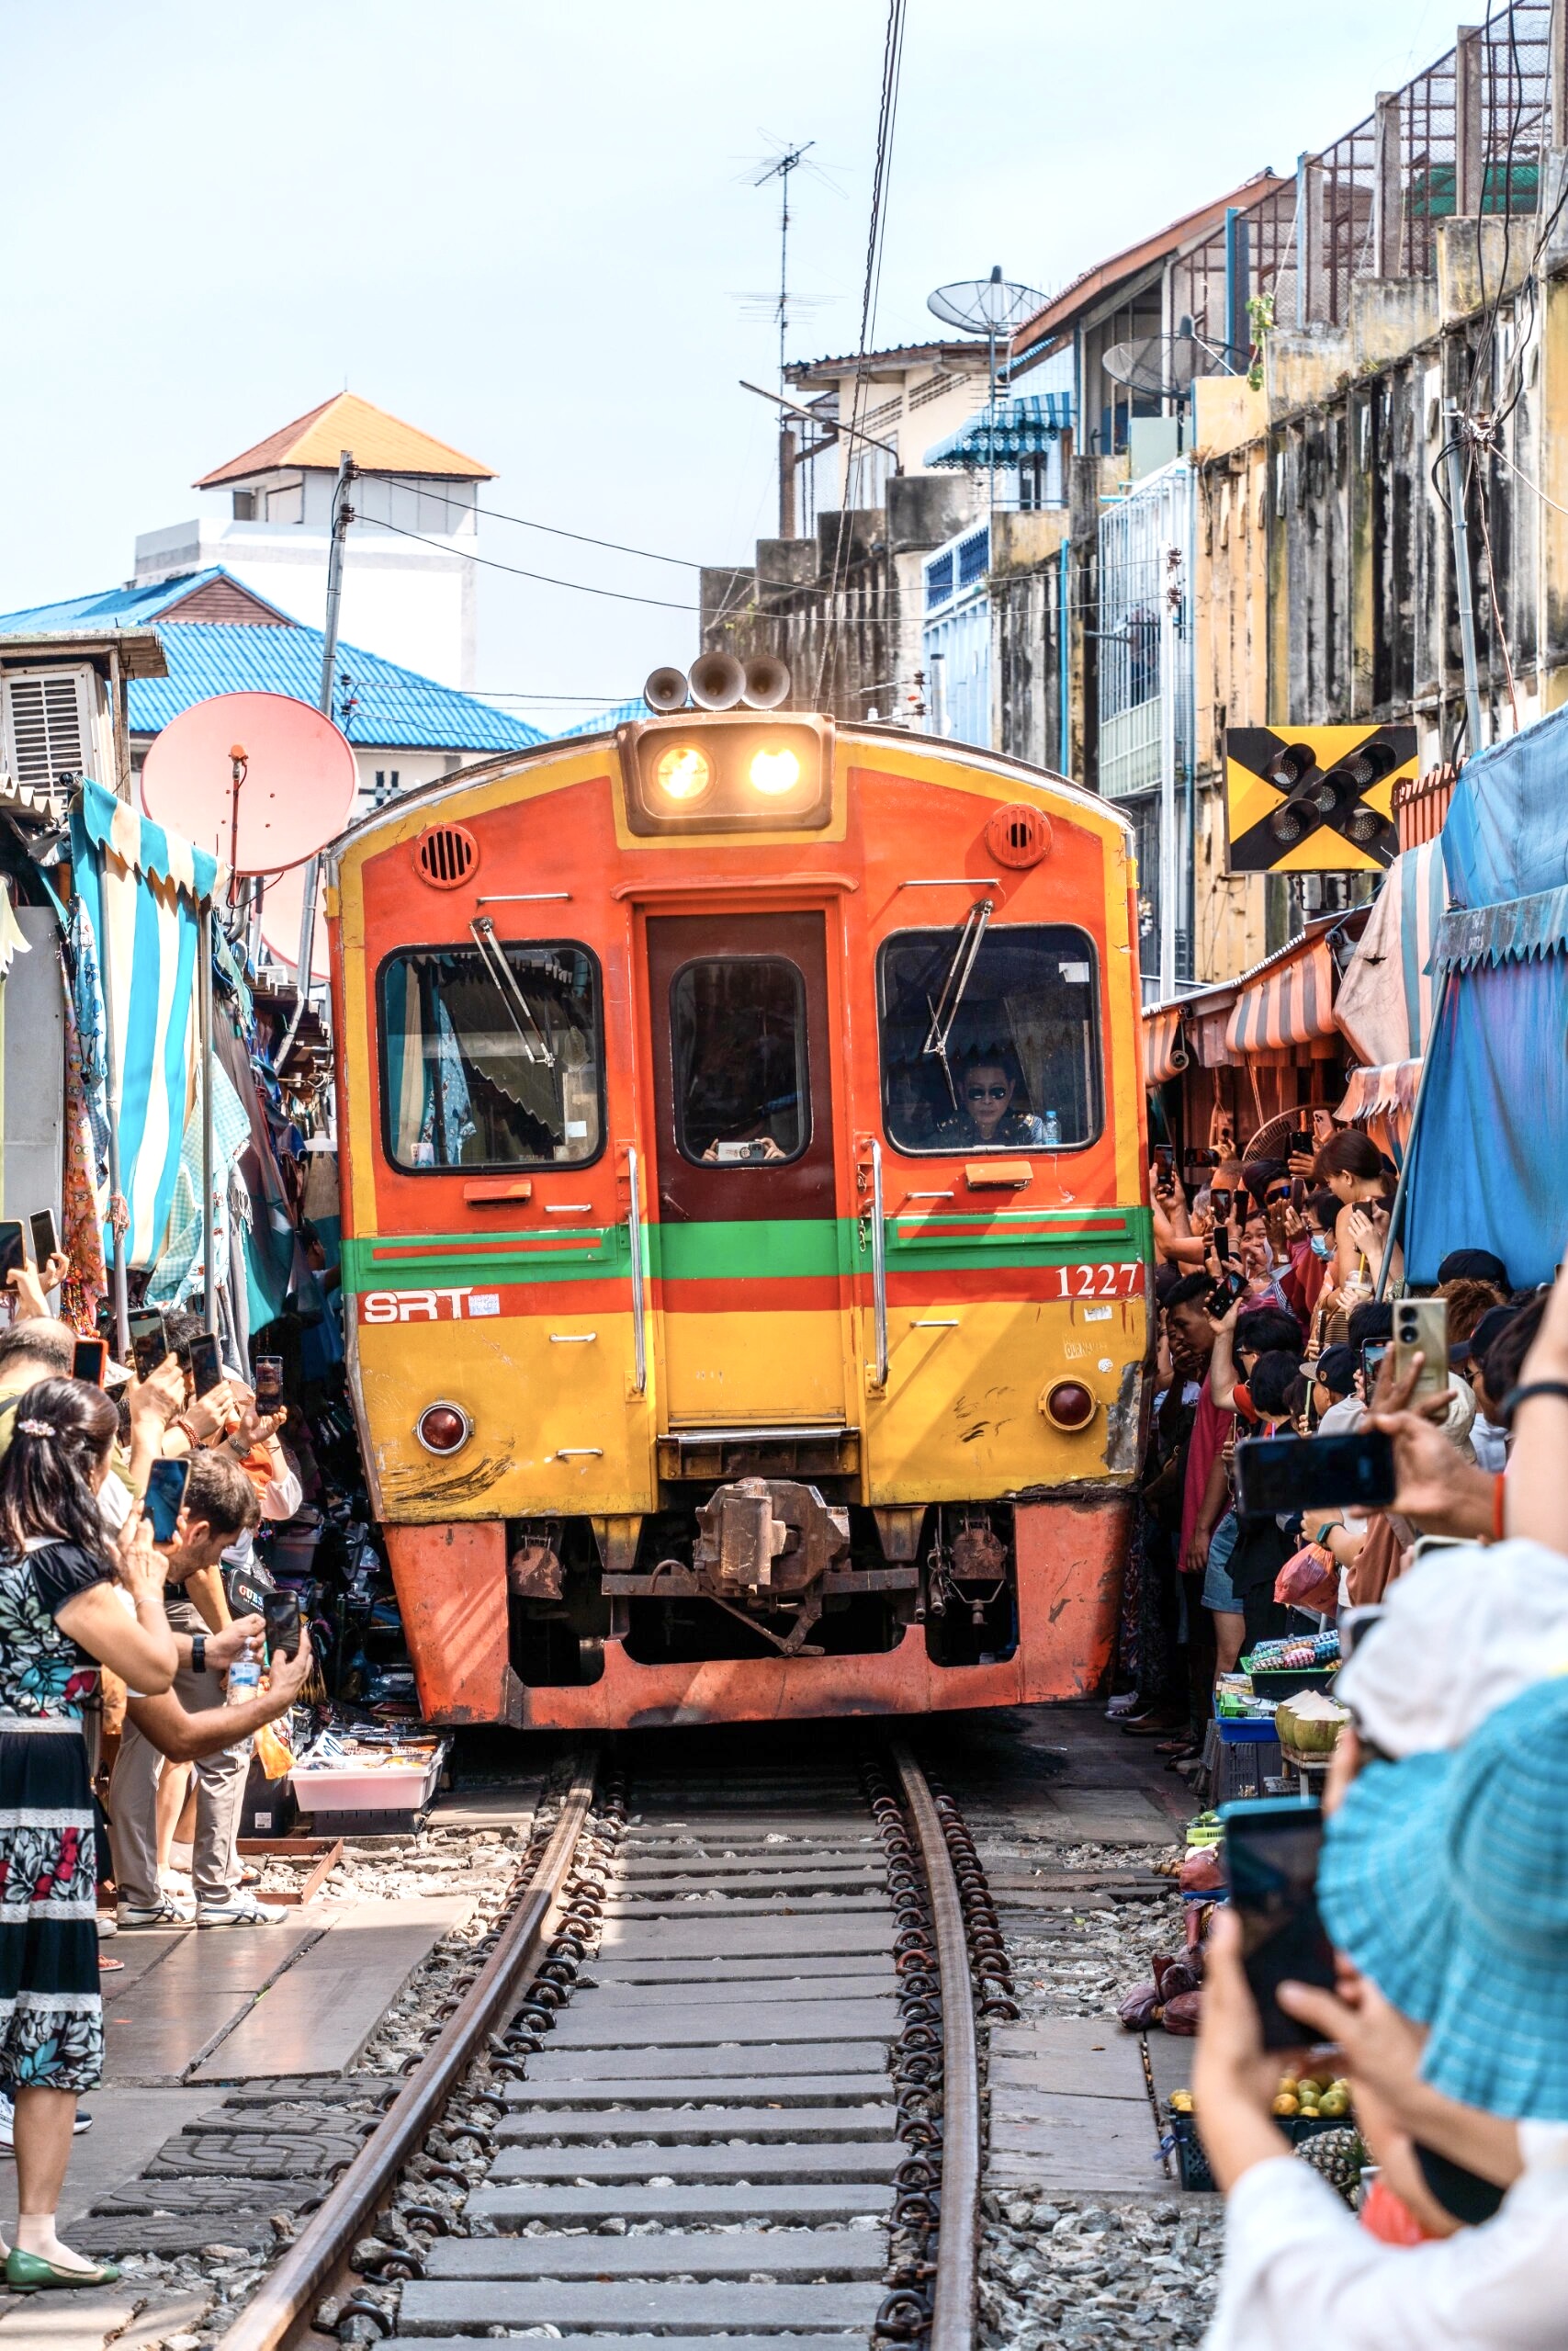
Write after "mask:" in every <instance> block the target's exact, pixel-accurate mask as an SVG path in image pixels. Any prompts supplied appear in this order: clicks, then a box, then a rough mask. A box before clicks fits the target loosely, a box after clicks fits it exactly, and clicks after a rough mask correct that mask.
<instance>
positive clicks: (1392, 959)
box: [1334, 840, 1448, 1068]
mask: <svg viewBox="0 0 1568 2351" xmlns="http://www.w3.org/2000/svg"><path fill="white" fill-rule="evenodd" d="M1447 905H1448V877H1447V875H1446V873H1445V871H1444V867H1443V852H1442V843H1441V842H1440V841H1438V840H1432V841H1427V842H1422V844H1421V846H1420V847H1419V848H1418V849H1407V850H1405V852H1404V854H1403V855H1402V856H1399V857H1396V858H1395V859H1394V861H1393V865H1391V866H1390V867H1389V869H1388V872H1387V874H1386V875H1385V876H1384V878H1383V882H1382V887H1381V889H1380V890H1379V892H1378V895H1377V902H1376V904H1375V905H1374V906H1373V908H1372V910H1371V915H1370V916H1369V917H1368V921H1367V927H1366V929H1365V930H1364V931H1363V932H1362V933H1361V936H1360V938H1359V941H1358V942H1357V945H1356V952H1355V954H1354V955H1352V956H1351V958H1350V960H1349V962H1348V964H1347V966H1346V967H1345V970H1344V973H1343V974H1342V976H1341V978H1340V981H1339V993H1338V996H1337V999H1336V1001H1335V1006H1334V1017H1335V1020H1336V1021H1337V1023H1338V1025H1339V1027H1340V1028H1341V1029H1342V1030H1343V1031H1344V1033H1345V1034H1346V1036H1347V1037H1348V1039H1349V1042H1350V1046H1351V1049H1352V1050H1353V1052H1354V1053H1355V1055H1356V1057H1357V1059H1358V1060H1359V1061H1365V1062H1368V1063H1370V1064H1371V1066H1372V1067H1374V1068H1381V1067H1382V1066H1383V1065H1385V1064H1391V1063H1396V1062H1405V1061H1408V1060H1410V1059H1412V1058H1413V1057H1414V1058H1416V1059H1418V1058H1419V1057H1420V1055H1421V1054H1422V1053H1423V1052H1424V1051H1425V1049H1426V1044H1427V1035H1428V1034H1429V1033H1430V1031H1431V1026H1432V1012H1433V1007H1434V1004H1435V1002H1436V999H1437V982H1436V980H1435V979H1434V978H1433V975H1432V973H1431V972H1430V971H1429V970H1428V968H1427V966H1428V965H1429V964H1430V963H1431V960H1432V951H1433V948H1434V947H1435V945H1436V944H1437V940H1438V930H1439V927H1440V925H1441V923H1442V921H1443V913H1444V910H1445V908H1446V907H1447Z"/></svg>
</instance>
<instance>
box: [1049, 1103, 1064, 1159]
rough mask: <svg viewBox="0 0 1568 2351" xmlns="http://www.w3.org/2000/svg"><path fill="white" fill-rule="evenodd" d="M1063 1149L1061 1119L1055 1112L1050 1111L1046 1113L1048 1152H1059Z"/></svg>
mask: <svg viewBox="0 0 1568 2351" xmlns="http://www.w3.org/2000/svg"><path fill="white" fill-rule="evenodd" d="M1061 1147H1062V1122H1061V1119H1060V1117H1059V1115H1058V1114H1057V1113H1056V1112H1055V1111H1054V1110H1048V1111H1047V1112H1046V1113H1045V1148H1046V1149H1047V1150H1048V1151H1059V1150H1060V1149H1061Z"/></svg>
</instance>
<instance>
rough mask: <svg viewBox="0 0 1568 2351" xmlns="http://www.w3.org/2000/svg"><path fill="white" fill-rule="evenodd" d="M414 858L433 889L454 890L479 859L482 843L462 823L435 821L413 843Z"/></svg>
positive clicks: (421, 876) (418, 869)
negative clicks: (437, 822)
mask: <svg viewBox="0 0 1568 2351" xmlns="http://www.w3.org/2000/svg"><path fill="white" fill-rule="evenodd" d="M413 862H414V865H415V868H416V870H417V872H418V874H419V876H420V879H421V880H422V881H426V882H428V883H429V884H430V886H431V887H432V889H438V890H455V889H457V888H458V887H460V886H461V884H463V883H464V882H466V881H467V880H468V876H469V875H470V874H471V873H472V872H473V870H474V868H475V866H476V865H478V864H479V842H477V841H476V840H475V839H474V836H473V834H472V833H471V832H469V831H468V830H467V828H466V827H465V826H463V825H460V824H433V825H431V826H429V827H428V828H427V829H426V830H425V831H423V832H422V833H421V834H420V836H419V839H418V840H417V841H416V842H414V845H413Z"/></svg>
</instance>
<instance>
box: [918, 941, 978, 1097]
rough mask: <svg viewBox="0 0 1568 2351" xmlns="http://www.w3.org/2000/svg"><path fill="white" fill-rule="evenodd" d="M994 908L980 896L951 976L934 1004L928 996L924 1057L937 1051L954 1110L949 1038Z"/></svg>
mask: <svg viewBox="0 0 1568 2351" xmlns="http://www.w3.org/2000/svg"><path fill="white" fill-rule="evenodd" d="M993 910H994V906H993V901H992V900H991V899H988V898H981V899H976V901H975V903H974V905H973V906H972V907H971V908H970V909H969V911H968V913H967V914H966V915H965V917H964V928H963V929H962V931H960V932H959V934H958V944H957V946H956V947H955V948H954V949H953V961H952V962H951V963H950V964H949V966H948V967H947V978H945V979H944V980H943V981H942V993H941V995H940V996H939V997H938V998H937V1000H936V1002H935V1003H934V1004H931V999H930V997H929V996H928V998H927V999H926V1001H927V1003H928V1004H931V1027H930V1028H929V1029H928V1030H927V1032H926V1041H925V1043H924V1045H922V1046H921V1047H920V1056H921V1058H922V1059H924V1058H925V1057H926V1056H927V1055H928V1054H933V1053H934V1054H935V1056H936V1057H937V1059H938V1060H939V1061H940V1062H941V1063H942V1076H943V1077H944V1078H945V1079H947V1091H948V1092H949V1093H950V1094H951V1095H952V1096H953V1108H954V1110H956V1109H957V1108H958V1089H957V1088H956V1086H954V1084H953V1068H952V1065H951V1063H950V1062H949V1060H948V1057H947V1040H948V1038H949V1037H950V1036H951V1035H952V1034H953V1022H954V1021H955V1020H956V1019H957V1018H958V1008H959V1006H960V1005H961V1004H962V1003H963V1001H964V989H966V988H967V987H968V985H969V981H970V978H971V976H972V974H973V972H974V969H975V963H976V957H977V956H978V955H979V953H980V942H981V940H982V939H983V938H984V937H985V935H986V925H987V922H989V921H990V919H991V915H992V912H993Z"/></svg>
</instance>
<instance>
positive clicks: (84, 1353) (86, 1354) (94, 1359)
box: [71, 1339, 109, 1388]
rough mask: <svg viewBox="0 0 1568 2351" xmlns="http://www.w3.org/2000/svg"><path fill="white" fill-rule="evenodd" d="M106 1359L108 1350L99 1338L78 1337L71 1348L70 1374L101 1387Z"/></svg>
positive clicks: (93, 1385) (90, 1384)
mask: <svg viewBox="0 0 1568 2351" xmlns="http://www.w3.org/2000/svg"><path fill="white" fill-rule="evenodd" d="M108 1360H109V1351H108V1349H107V1346H106V1345H105V1343H104V1341H103V1340H102V1339H78V1340H77V1341H76V1344H75V1346H74V1347H73V1349H72V1350H71V1376H72V1378H73V1380H85V1381H86V1382H87V1384H88V1385H89V1386H91V1387H96V1388H101V1387H102V1386H103V1384H104V1373H105V1371H106V1369H107V1364H108Z"/></svg>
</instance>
